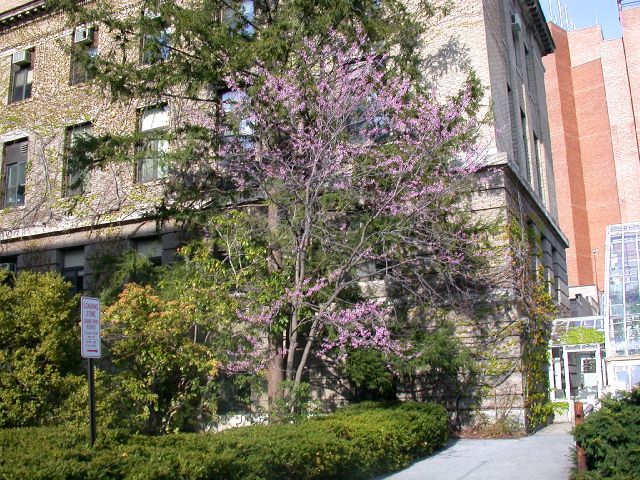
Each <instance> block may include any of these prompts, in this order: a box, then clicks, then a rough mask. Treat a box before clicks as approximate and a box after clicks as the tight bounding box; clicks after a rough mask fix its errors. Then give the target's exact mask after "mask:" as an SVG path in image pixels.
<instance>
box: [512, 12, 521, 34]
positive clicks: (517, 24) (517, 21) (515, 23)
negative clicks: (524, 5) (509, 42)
mask: <svg viewBox="0 0 640 480" xmlns="http://www.w3.org/2000/svg"><path fill="white" fill-rule="evenodd" d="M511 28H512V29H513V31H514V32H521V31H522V18H521V17H520V15H518V14H517V13H514V14H513V15H511Z"/></svg>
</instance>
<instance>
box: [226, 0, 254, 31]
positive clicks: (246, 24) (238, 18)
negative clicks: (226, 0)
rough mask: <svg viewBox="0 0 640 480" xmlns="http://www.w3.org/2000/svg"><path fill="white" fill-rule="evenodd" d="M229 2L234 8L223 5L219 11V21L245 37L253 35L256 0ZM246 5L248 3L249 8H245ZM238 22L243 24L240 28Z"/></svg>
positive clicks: (234, 0)
mask: <svg viewBox="0 0 640 480" xmlns="http://www.w3.org/2000/svg"><path fill="white" fill-rule="evenodd" d="M230 4H231V5H233V6H234V7H235V8H231V7H229V6H227V7H223V8H222V10H221V11H220V23H222V24H224V25H226V26H227V27H229V28H230V29H232V30H236V31H238V32H240V33H242V34H243V35H246V36H247V37H253V36H254V35H255V33H256V29H255V20H256V7H257V2H256V1H255V0H232V1H231V2H230ZM247 5H250V8H249V9H247V8H246V6H247ZM239 24H243V25H242V28H239Z"/></svg>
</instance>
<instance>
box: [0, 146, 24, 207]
mask: <svg viewBox="0 0 640 480" xmlns="http://www.w3.org/2000/svg"><path fill="white" fill-rule="evenodd" d="M28 151H29V141H28V140H26V139H24V140H16V141H15V142H11V143H5V145H4V206H5V208H6V207H15V206H18V205H24V195H25V183H26V169H27V154H28Z"/></svg>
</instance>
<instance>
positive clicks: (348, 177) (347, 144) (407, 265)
mask: <svg viewBox="0 0 640 480" xmlns="http://www.w3.org/2000/svg"><path fill="white" fill-rule="evenodd" d="M360 38H361V40H359V41H356V42H355V43H354V42H350V41H348V40H347V39H346V38H345V37H343V36H342V35H340V34H338V33H332V34H330V35H329V36H328V38H325V39H324V41H320V40H319V39H318V38H315V37H312V38H309V39H308V40H307V41H306V42H305V44H304V47H303V49H302V50H301V51H300V52H299V53H298V55H296V56H295V58H292V59H291V61H290V62H289V64H287V65H286V67H285V68H282V69H279V70H278V71H277V72H276V73H273V72H272V71H271V70H270V69H268V68H266V67H265V66H261V65H258V66H257V67H256V68H255V69H254V70H253V71H252V72H251V74H244V75H236V76H233V77H230V78H228V79H227V84H228V85H230V86H231V91H230V92H229V93H227V94H225V95H223V98H222V102H223V105H222V111H223V121H222V122H221V123H222V125H221V126H220V131H219V135H220V138H222V141H221V144H220V149H219V156H218V160H217V164H216V170H217V172H218V174H219V175H221V176H224V177H226V178H228V179H229V184H230V187H229V192H230V193H229V195H227V196H226V197H225V200H224V201H220V200H219V201H218V204H219V205H222V208H218V209H217V210H216V211H215V212H214V213H213V215H212V218H213V219H215V220H210V223H209V227H208V228H205V231H206V233H207V235H208V236H209V238H210V239H211V240H212V241H213V242H214V243H216V244H217V245H218V246H219V248H220V249H221V250H224V251H225V256H224V258H225V259H224V262H226V263H227V264H228V265H229V266H233V265H240V264H241V263H242V261H243V259H246V258H247V252H246V251H245V249H243V248H238V249H235V248H231V249H230V248H226V247H225V245H230V242H229V238H237V237H238V235H240V234H239V232H243V233H242V235H244V236H246V237H250V238H252V239H253V241H254V242H256V243H259V244H261V245H263V247H264V252H265V255H266V257H267V258H266V259H265V265H266V268H265V269H264V271H263V274H264V275H266V277H271V278H272V279H273V278H277V279H278V280H277V281H272V282H270V283H269V282H265V281H264V280H260V281H258V280H257V279H256V278H255V276H252V275H246V276H242V277H239V278H241V280H240V281H239V282H238V283H237V284H236V287H237V295H236V296H235V298H236V300H237V301H238V304H239V308H238V312H237V320H238V327H237V331H243V332H244V333H248V332H251V333H250V334H249V333H248V334H247V338H248V339H249V341H250V343H249V344H248V345H249V346H248V348H244V349H242V350H239V351H238V352H236V353H237V362H232V363H229V367H228V368H229V369H230V370H234V371H241V370H246V369H249V368H250V366H251V365H254V366H255V365H264V362H265V361H270V362H271V367H272V369H274V370H276V371H280V372H282V373H283V375H282V377H281V378H280V380H288V381H294V382H301V381H302V380H303V378H304V376H305V374H306V372H307V371H308V368H309V365H310V359H311V358H313V356H314V355H315V356H316V358H319V359H327V358H329V357H331V358H333V359H338V360H340V359H344V357H345V356H346V355H348V353H349V351H351V350H352V349H355V348H363V347H364V348H374V349H378V350H380V351H382V352H384V353H386V354H393V355H401V356H402V355H411V344H410V335H409V333H410V331H411V330H412V329H416V328H423V326H422V324H423V323H424V322H425V321H426V319H421V318H419V317H420V316H419V315H416V314H412V313H411V312H413V311H415V310H416V309H415V308H414V307H418V306H427V307H428V308H431V309H433V310H432V311H435V309H439V308H453V307H462V306H465V305H469V303H470V302H472V300H473V298H474V296H475V295H476V293H477V292H478V291H479V290H480V289H481V288H482V287H484V286H486V282H487V278H486V277H485V276H484V274H483V271H484V270H483V268H482V261H481V259H480V256H481V251H482V248H483V245H484V234H485V230H484V229H483V227H482V226H481V225H480V224H479V223H478V222H477V221H474V220H472V218H471V216H470V214H469V205H468V202H467V200H468V198H467V194H468V192H470V191H471V190H472V183H473V179H474V178H475V177H474V175H473V174H474V172H476V170H477V169H478V168H479V167H480V166H481V165H480V163H481V157H482V155H481V153H480V152H479V149H478V148H477V147H476V143H475V139H476V136H475V134H476V131H477V129H478V122H477V121H476V120H475V118H474V115H475V111H476V108H477V104H476V99H475V96H474V88H473V83H472V82H470V83H469V85H468V87H467V88H466V89H465V90H463V91H461V92H460V93H459V94H458V95H457V96H455V97H451V98H441V99H440V100H439V96H438V94H437V92H434V91H430V90H427V89H423V88H422V86H421V85H420V84H417V83H416V82H415V81H410V80H409V79H408V78H405V77H404V76H403V75H402V74H399V73H397V72H396V71H395V69H394V65H393V62H392V61H390V59H389V58H388V57H386V56H385V55H384V54H380V53H379V52H377V51H375V49H372V48H370V47H369V46H368V45H369V44H368V42H367V41H366V39H365V38H364V35H360ZM238 210H244V211H245V212H249V214H247V215H244V216H239V215H238V214H237V212H238ZM232 214H233V215H234V218H235V219H236V220H237V222H236V223H235V224H234V227H233V228H231V229H229V228H228V227H225V228H224V229H221V228H218V227H219V225H220V224H221V222H222V223H224V224H225V225H227V226H228V225H229V224H228V222H224V221H223V220H221V219H222V218H225V217H228V216H229V215H232ZM238 219H243V220H238ZM247 232H251V233H247ZM249 243H250V242H248V243H247V245H248V244H249ZM266 283H269V285H270V287H269V288H271V291H270V293H269V294H267V293H265V292H262V294H256V292H255V290H256V288H258V287H257V286H258V285H259V284H260V285H262V286H264V285H266ZM401 312H404V313H401ZM401 318H402V321H401V320H400V319H401ZM240 325H243V326H245V327H246V328H245V329H243V328H241V327H240ZM256 339H260V340H256ZM266 339H268V341H267V340H266ZM267 344H268V348H264V347H266V346H267ZM231 356H233V355H231ZM252 359H253V362H252ZM272 373H273V372H272ZM276 377H277V375H276ZM272 380H273V379H272Z"/></svg>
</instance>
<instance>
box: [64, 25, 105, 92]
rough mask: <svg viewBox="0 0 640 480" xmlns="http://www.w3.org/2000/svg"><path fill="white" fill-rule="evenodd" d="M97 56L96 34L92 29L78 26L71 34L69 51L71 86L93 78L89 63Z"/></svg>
mask: <svg viewBox="0 0 640 480" xmlns="http://www.w3.org/2000/svg"><path fill="white" fill-rule="evenodd" d="M97 54H98V32H97V31H96V30H95V29H94V28H93V27H87V26H80V27H78V28H76V29H75V30H74V32H73V48H72V50H71V79H70V83H71V85H77V84H79V83H85V82H88V81H89V80H91V79H92V78H93V73H92V68H91V61H92V59H94V58H95V57H96V56H97Z"/></svg>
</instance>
